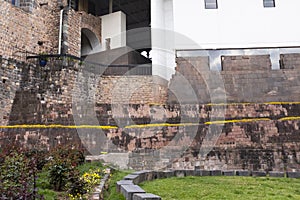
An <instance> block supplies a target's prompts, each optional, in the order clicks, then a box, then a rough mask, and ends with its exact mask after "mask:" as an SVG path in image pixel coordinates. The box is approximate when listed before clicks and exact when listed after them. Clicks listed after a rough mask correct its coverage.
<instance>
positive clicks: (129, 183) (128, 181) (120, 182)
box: [116, 180, 133, 192]
mask: <svg viewBox="0 0 300 200" xmlns="http://www.w3.org/2000/svg"><path fill="white" fill-rule="evenodd" d="M121 185H133V182H132V180H120V181H118V182H117V183H116V189H117V192H121Z"/></svg>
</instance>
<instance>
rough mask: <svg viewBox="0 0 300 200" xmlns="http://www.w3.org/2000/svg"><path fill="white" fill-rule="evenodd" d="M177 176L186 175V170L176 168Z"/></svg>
mask: <svg viewBox="0 0 300 200" xmlns="http://www.w3.org/2000/svg"><path fill="white" fill-rule="evenodd" d="M175 176H177V177H185V170H175Z"/></svg>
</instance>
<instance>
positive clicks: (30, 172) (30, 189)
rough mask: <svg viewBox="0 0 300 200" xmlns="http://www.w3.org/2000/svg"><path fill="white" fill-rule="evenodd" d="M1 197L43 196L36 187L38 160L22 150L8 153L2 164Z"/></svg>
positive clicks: (0, 166) (0, 174) (26, 197)
mask: <svg viewBox="0 0 300 200" xmlns="http://www.w3.org/2000/svg"><path fill="white" fill-rule="evenodd" d="M0 171H1V173H0V194H1V196H0V199H33V198H42V197H41V196H39V195H38V194H37V188H36V178H37V176H36V174H37V168H36V160H35V159H34V158H27V157H26V156H25V155H24V153H22V152H21V151H13V152H10V153H9V154H7V155H6V156H5V158H4V161H3V163H1V165H0Z"/></svg>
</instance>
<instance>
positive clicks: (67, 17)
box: [63, 9, 101, 57]
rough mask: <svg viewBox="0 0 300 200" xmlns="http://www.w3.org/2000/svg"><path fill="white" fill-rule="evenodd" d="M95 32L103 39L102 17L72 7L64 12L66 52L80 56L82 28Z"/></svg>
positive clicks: (64, 43) (64, 49) (99, 38)
mask: <svg viewBox="0 0 300 200" xmlns="http://www.w3.org/2000/svg"><path fill="white" fill-rule="evenodd" d="M83 28H86V29H88V30H90V31H91V32H93V34H95V36H96V37H97V39H98V40H99V41H101V18H100V17H95V16H93V15H91V14H87V13H85V12H83V11H82V12H76V11H74V10H72V9H70V10H67V11H65V13H64V29H63V40H64V42H63V51H64V53H67V54H71V55H74V56H77V57H80V56H81V55H80V50H81V34H82V32H81V31H82V29H83Z"/></svg>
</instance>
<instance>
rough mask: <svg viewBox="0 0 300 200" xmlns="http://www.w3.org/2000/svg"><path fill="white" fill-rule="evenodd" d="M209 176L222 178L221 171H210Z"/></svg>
mask: <svg viewBox="0 0 300 200" xmlns="http://www.w3.org/2000/svg"><path fill="white" fill-rule="evenodd" d="M210 175H211V176H222V171H221V170H211V171H210Z"/></svg>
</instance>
